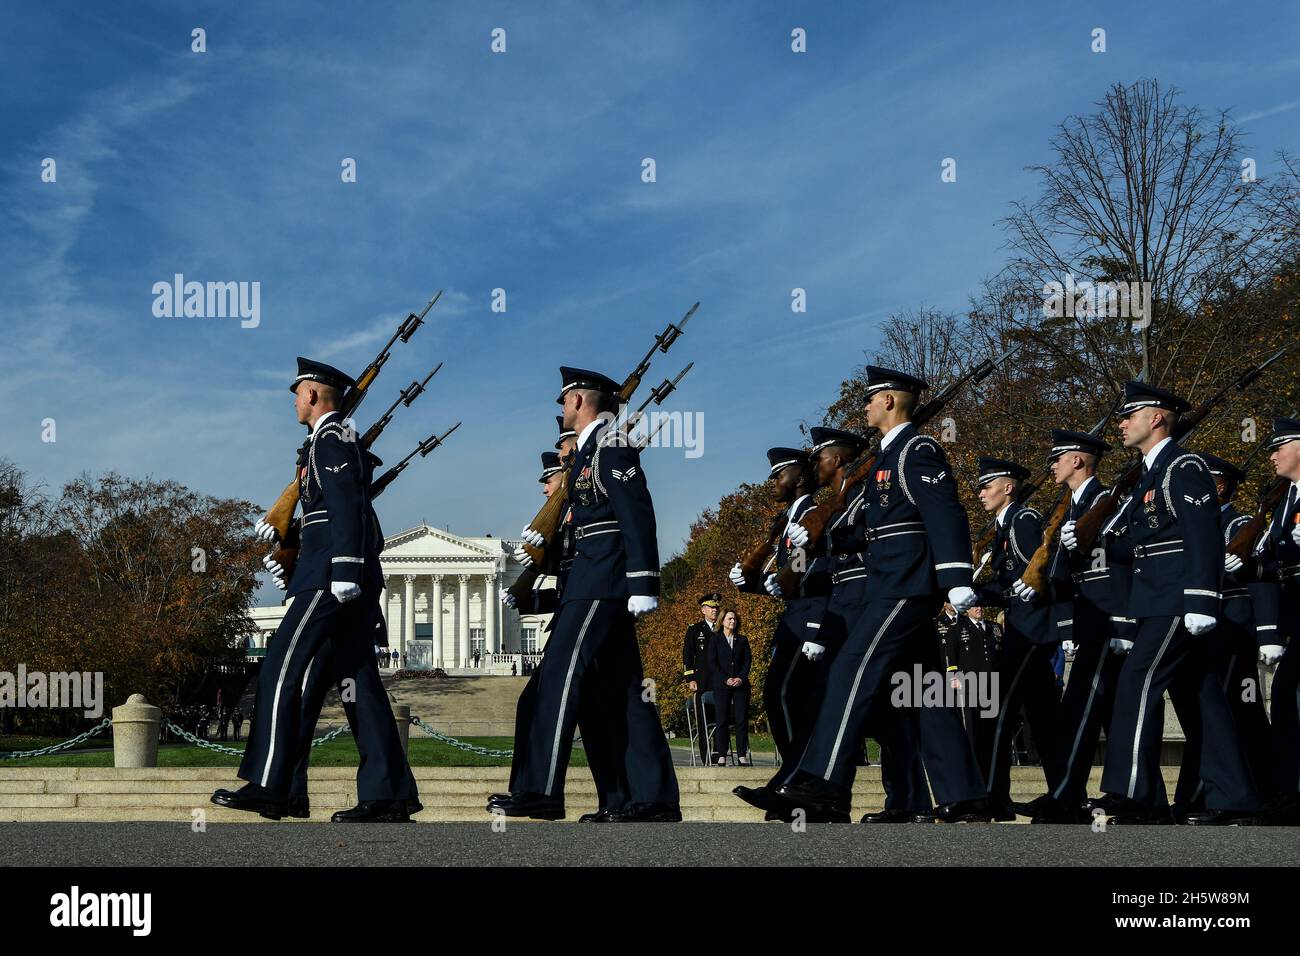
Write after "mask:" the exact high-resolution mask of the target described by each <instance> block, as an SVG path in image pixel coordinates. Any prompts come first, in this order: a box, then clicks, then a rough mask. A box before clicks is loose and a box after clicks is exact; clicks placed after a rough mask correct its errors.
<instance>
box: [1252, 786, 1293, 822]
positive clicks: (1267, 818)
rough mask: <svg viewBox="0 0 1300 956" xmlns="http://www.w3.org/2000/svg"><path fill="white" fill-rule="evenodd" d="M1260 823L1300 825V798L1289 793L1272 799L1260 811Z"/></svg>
mask: <svg viewBox="0 0 1300 956" xmlns="http://www.w3.org/2000/svg"><path fill="white" fill-rule="evenodd" d="M1259 823H1260V826H1266V827H1295V826H1300V800H1297V799H1296V796H1295V794H1288V795H1287V796H1285V797H1278V798H1277V799H1275V800H1272V801H1270V802H1269V804H1268V806H1266V807H1265V808H1264V809H1263V810H1261V811H1260V812H1259Z"/></svg>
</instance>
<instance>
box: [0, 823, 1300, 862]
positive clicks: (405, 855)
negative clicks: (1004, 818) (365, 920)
mask: <svg viewBox="0 0 1300 956" xmlns="http://www.w3.org/2000/svg"><path fill="white" fill-rule="evenodd" d="M494 826H500V822H498V823H497V824H493V823H491V822H484V823H410V824H387V825H385V824H351V825H347V824H323V823H321V824H316V823H289V822H282V823H276V824H269V823H268V824H251V823H250V824H238V823H225V824H212V825H209V826H208V827H207V829H206V831H203V832H194V831H193V830H192V829H191V828H190V826H189V825H187V824H175V823H14V824H0V863H3V864H5V865H20V866H351V865H361V866H367V865H368V866H531V865H549V866H700V865H701V864H702V863H708V864H710V865H715V866H729V865H743V866H900V865H901V866H953V865H958V866H1088V867H1117V866H1180V867H1187V866H1258V865H1268V866H1295V865H1297V864H1300V828H1255V827H1231V828H1218V827H1213V828H1198V827H1172V826H1164V827H1128V828H1124V827H1109V828H1107V829H1106V830H1105V831H1104V832H1093V831H1092V830H1091V829H1090V828H1089V827H1087V826H1077V827H1076V826H1070V827H1061V826H1029V825H1010V824H1002V825H943V824H929V825H927V824H899V825H875V826H862V825H849V826H843V825H831V824H812V825H809V826H807V828H806V829H805V830H804V831H803V832H794V831H793V830H792V829H791V827H789V826H787V825H783V824H777V823H768V824H752V823H751V824H746V823H736V824H731V823H679V824H652V823H643V824H605V825H599V824H579V823H554V824H548V823H535V822H511V821H504V828H503V829H494Z"/></svg>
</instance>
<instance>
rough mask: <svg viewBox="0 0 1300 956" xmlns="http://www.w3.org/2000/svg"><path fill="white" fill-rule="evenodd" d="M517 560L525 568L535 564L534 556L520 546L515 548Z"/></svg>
mask: <svg viewBox="0 0 1300 956" xmlns="http://www.w3.org/2000/svg"><path fill="white" fill-rule="evenodd" d="M515 560H516V561H518V562H519V563H520V564H522V565H523V566H524V567H528V566H529V565H530V564H532V563H533V556H532V555H531V554H529V553H528V550H527V549H526V548H525V547H524V546H523V545H520V546H519V547H517V548H515Z"/></svg>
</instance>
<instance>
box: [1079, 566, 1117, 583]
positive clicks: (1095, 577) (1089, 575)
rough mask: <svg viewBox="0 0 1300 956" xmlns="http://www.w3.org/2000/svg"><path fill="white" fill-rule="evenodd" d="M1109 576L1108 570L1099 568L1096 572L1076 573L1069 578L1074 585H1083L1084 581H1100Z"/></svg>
mask: <svg viewBox="0 0 1300 956" xmlns="http://www.w3.org/2000/svg"><path fill="white" fill-rule="evenodd" d="M1108 574H1110V568H1100V569H1098V570H1095V571H1094V570H1091V569H1090V570H1088V571H1076V572H1075V573H1074V574H1071V575H1070V577H1071V578H1073V579H1074V583H1075V584H1083V583H1084V582H1086V581H1101V580H1103V579H1105V577H1106V576H1107V575H1108Z"/></svg>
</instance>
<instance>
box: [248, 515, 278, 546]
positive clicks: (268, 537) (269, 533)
mask: <svg viewBox="0 0 1300 956" xmlns="http://www.w3.org/2000/svg"><path fill="white" fill-rule="evenodd" d="M253 534H255V535H257V536H258V537H259V538H261V539H262V540H263V541H266V542H268V543H271V542H275V541H279V540H280V532H278V531H276V530H275V529H274V528H273V527H271V526H270V525H269V524H267V523H266V519H265V518H258V519H257V524H255V525H253Z"/></svg>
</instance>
